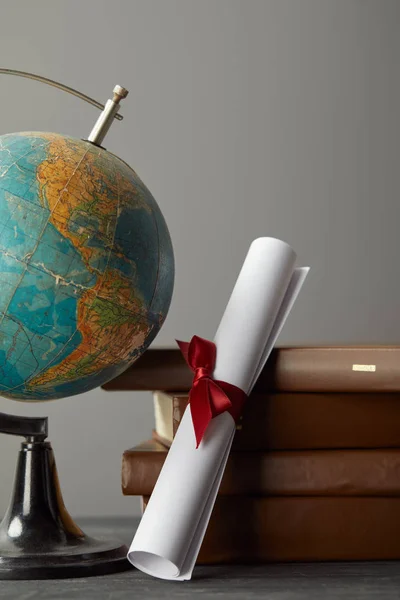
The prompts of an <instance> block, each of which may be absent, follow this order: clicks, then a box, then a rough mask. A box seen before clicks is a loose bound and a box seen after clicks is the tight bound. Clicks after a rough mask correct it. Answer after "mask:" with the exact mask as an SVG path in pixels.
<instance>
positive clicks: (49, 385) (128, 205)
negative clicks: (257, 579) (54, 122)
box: [0, 132, 174, 401]
mask: <svg viewBox="0 0 400 600" xmlns="http://www.w3.org/2000/svg"><path fill="white" fill-rule="evenodd" d="M173 283H174V256H173V250H172V245H171V239H170V236H169V232H168V229H167V225H166V223H165V220H164V218H163V216H162V214H161V211H160V209H159V207H158V205H157V203H156V201H155V200H154V198H153V196H152V195H151V193H150V192H149V190H148V189H147V188H146V186H145V185H144V184H143V183H142V181H141V180H140V179H139V177H138V176H137V175H136V173H135V172H134V171H133V170H132V169H131V168H130V167H129V166H128V165H127V164H126V163H125V162H123V161H122V160H121V159H119V158H118V157H116V156H115V155H113V154H111V153H110V152H107V151H106V150H105V149H103V148H101V147H98V146H96V145H94V144H91V143H90V142H87V141H83V140H78V139H74V138H71V137H67V136H63V135H59V134H54V133H32V132H27V133H16V134H9V135H3V136H1V137H0V394H1V395H3V396H5V397H6V398H11V399H15V400H25V401H30V400H32V401H37V400H51V399H55V398H61V397H66V396H73V395H75V394H80V393H83V392H86V391H89V390H91V389H93V388H95V387H98V386H99V385H102V384H103V383H105V382H106V381H108V380H110V379H112V378H114V377H116V376H117V375H119V374H120V373H121V372H122V371H124V370H125V369H126V368H127V367H129V366H130V365H131V364H132V363H133V362H134V361H135V360H136V359H137V358H138V357H139V356H140V355H141V354H142V353H143V352H144V351H145V350H146V348H147V347H148V346H149V344H150V343H151V342H152V340H153V339H154V338H155V336H156V335H157V333H158V331H159V329H160V327H161V325H162V323H163V322H164V320H165V317H166V315H167V312H168V309H169V305H170V301H171V296H172V290H173Z"/></svg>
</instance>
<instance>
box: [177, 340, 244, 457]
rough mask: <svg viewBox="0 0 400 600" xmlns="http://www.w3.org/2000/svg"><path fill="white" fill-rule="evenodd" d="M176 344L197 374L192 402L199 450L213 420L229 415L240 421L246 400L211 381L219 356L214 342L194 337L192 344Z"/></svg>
mask: <svg viewBox="0 0 400 600" xmlns="http://www.w3.org/2000/svg"><path fill="white" fill-rule="evenodd" d="M177 343H178V346H179V348H180V350H181V352H182V354H183V356H184V357H185V360H186V362H187V364H188V365H189V367H190V368H191V369H192V371H193V372H194V374H195V375H194V379H193V385H192V389H191V390H190V395H189V401H190V410H191V413H192V420H193V427H194V432H195V435H196V448H198V447H199V444H200V442H201V440H202V439H203V436H204V433H205V430H206V429H207V426H208V424H209V422H210V421H211V419H212V418H213V417H217V416H218V415H220V414H221V413H223V412H225V411H228V412H229V413H230V414H231V415H232V417H233V419H234V420H235V421H237V420H238V418H239V416H240V414H241V412H242V407H243V404H244V402H245V401H246V399H247V396H246V394H245V393H244V392H243V390H241V389H240V388H238V387H236V386H235V385H232V384H230V383H227V382H226V381H215V380H214V379H212V377H211V376H212V373H213V371H214V367H215V360H216V355H217V348H216V346H215V344H214V343H213V342H210V341H208V340H205V339H203V338H201V337H198V336H197V335H194V336H193V337H192V339H191V341H190V343H188V342H179V341H178V340H177Z"/></svg>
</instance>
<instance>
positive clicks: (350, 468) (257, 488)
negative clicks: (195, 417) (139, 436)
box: [122, 440, 400, 497]
mask: <svg viewBox="0 0 400 600" xmlns="http://www.w3.org/2000/svg"><path fill="white" fill-rule="evenodd" d="M167 452H168V450H167V449H166V448H165V447H164V446H163V445H162V444H159V443H158V442H156V441H155V440H149V441H147V442H144V443H143V444H140V445H139V446H136V447H135V448H131V449H130V450H126V451H125V452H124V454H123V458H122V492H123V494H124V495H133V496H135V495H137V496H146V495H150V494H151V493H152V491H153V488H154V485H155V483H156V481H157V478H158V475H159V474H160V471H161V468H162V465H163V463H164V460H165V458H166V456H167ZM399 473H400V450H393V449H391V450H317V451H312V450H309V451H307V450H304V451H293V452H232V453H231V455H230V457H229V459H228V463H227V466H226V469H225V473H224V476H223V479H222V482H221V487H220V493H221V494H224V495H262V496H399V497H400V478H399Z"/></svg>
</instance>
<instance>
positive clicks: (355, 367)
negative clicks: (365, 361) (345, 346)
mask: <svg viewBox="0 0 400 600" xmlns="http://www.w3.org/2000/svg"><path fill="white" fill-rule="evenodd" d="M353 371H368V373H375V371H376V365H353Z"/></svg>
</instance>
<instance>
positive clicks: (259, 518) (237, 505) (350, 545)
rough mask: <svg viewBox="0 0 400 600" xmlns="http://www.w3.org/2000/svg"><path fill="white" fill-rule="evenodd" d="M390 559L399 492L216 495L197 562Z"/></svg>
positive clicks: (397, 528)
mask: <svg viewBox="0 0 400 600" xmlns="http://www.w3.org/2000/svg"><path fill="white" fill-rule="evenodd" d="M147 501H148V498H144V499H143V504H144V505H146V502H147ZM393 559H397V560H398V559H400V498H330V497H326V498H307V497H305V498H251V497H242V496H241V497H239V498H232V497H227V496H225V497H224V496H218V498H217V501H216V503H215V507H214V511H213V513H212V516H211V520H210V523H209V526H208V529H207V533H206V536H205V539H204V541H203V544H202V547H201V551H200V554H199V557H198V564H212V563H214V564H215V563H235V562H236V563H237V562H240V563H246V562H247V563H254V562H262V563H263V562H281V561H340V560H346V561H354V560H393Z"/></svg>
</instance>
